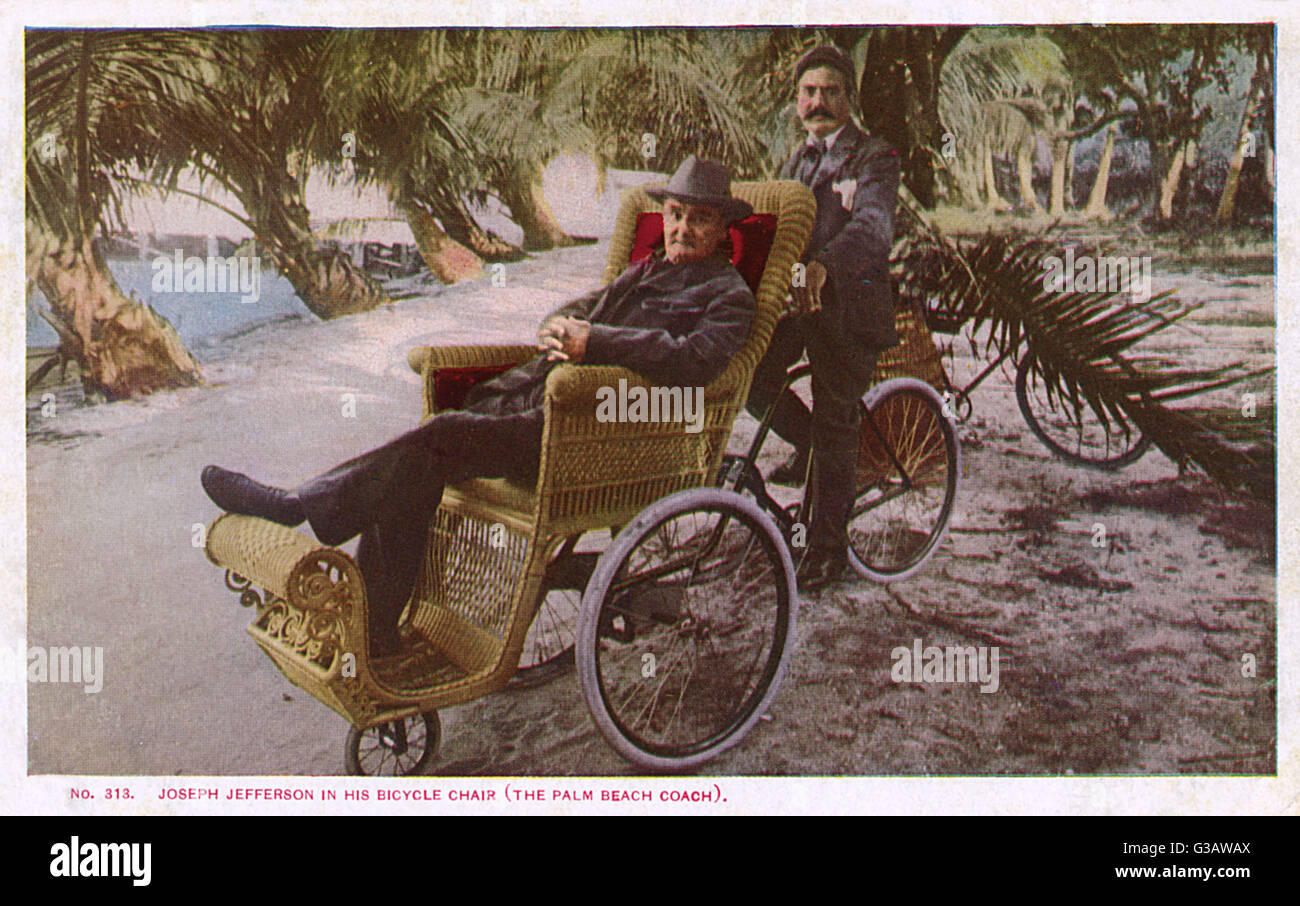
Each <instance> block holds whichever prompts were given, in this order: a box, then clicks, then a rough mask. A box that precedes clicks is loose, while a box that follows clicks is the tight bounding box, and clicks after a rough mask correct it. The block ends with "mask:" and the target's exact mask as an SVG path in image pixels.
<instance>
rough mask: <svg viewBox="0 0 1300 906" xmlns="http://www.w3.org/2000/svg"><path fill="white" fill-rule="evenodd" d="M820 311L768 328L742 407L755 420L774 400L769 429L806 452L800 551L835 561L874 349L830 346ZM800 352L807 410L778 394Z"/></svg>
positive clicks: (840, 550)
mask: <svg viewBox="0 0 1300 906" xmlns="http://www.w3.org/2000/svg"><path fill="white" fill-rule="evenodd" d="M820 314H821V313H820V312H816V313H813V314H810V315H787V316H786V317H785V318H783V319H782V320H781V321H780V322H779V323H778V324H777V325H776V330H775V331H773V333H772V341H771V343H770V344H769V345H768V347H767V353H766V355H764V357H763V360H762V361H761V362H759V364H758V368H757V370H756V371H755V372H754V380H753V383H752V384H751V386H750V391H749V400H748V401H747V403H746V408H747V409H748V410H749V412H750V413H751V414H752V415H753V416H754V417H755V418H758V419H761V418H762V417H763V415H764V413H766V411H767V409H768V407H769V406H771V405H772V403H773V401H774V400H775V402H776V408H775V410H774V412H773V417H772V430H774V431H775V432H776V433H777V434H778V435H779V436H780V437H782V438H783V439H784V440H786V441H787V442H788V443H791V444H793V445H794V446H795V448H796V449H798V450H800V451H804V450H807V449H809V447H811V448H812V452H813V476H812V483H813V486H812V487H811V488H810V489H808V490H806V491H805V496H807V495H808V494H809V493H811V498H810V500H811V503H812V524H811V526H809V533H808V534H809V538H808V548H809V550H810V551H817V552H819V553H820V554H823V555H828V556H834V557H841V556H843V555H844V551H845V549H846V547H847V546H848V521H849V512H850V511H851V510H852V508H853V500H854V498H855V496H856V493H855V492H856V490H857V486H856V482H857V462H858V442H859V439H860V434H859V431H860V426H861V421H862V410H861V406H860V401H861V399H862V396H863V394H864V393H866V392H867V388H868V387H869V386H870V384H871V375H872V372H873V371H874V370H875V367H876V352H875V351H874V350H871V349H863V348H858V347H853V346H844V345H841V344H838V343H833V342H831V341H830V340H829V338H828V337H827V331H826V330H825V329H824V325H822V324H821V322H820ZM805 349H806V350H807V352H808V362H809V364H810V365H811V366H812V394H813V409H812V412H811V413H809V411H808V407H807V406H805V405H804V403H803V401H802V400H801V399H800V398H799V397H798V396H797V395H796V394H795V393H794V391H793V390H789V389H787V390H786V392H785V393H783V394H780V396H779V397H778V393H779V391H780V389H781V384H782V382H784V380H785V374H786V371H788V370H789V368H790V366H792V365H794V364H795V362H797V361H799V357H800V356H801V355H802V354H803V352H804V350H805Z"/></svg>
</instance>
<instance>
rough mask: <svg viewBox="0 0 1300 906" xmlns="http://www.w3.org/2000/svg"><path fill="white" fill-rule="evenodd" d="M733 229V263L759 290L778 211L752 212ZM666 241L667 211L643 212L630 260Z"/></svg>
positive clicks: (639, 258) (638, 220)
mask: <svg viewBox="0 0 1300 906" xmlns="http://www.w3.org/2000/svg"><path fill="white" fill-rule="evenodd" d="M730 231H731V249H732V253H731V263H732V264H734V265H735V266H736V270H738V271H740V276H742V277H744V278H745V282H746V283H747V284H749V288H750V290H752V291H753V292H754V293H757V292H758V281H759V280H761V279H763V268H764V267H766V266H767V254H768V252H770V251H772V237H774V236H775V235H776V215H775V214H750V215H749V216H748V217H746V218H745V219H744V220H741V221H739V222H737V223H733V224H732V225H731V227H730ZM663 244H664V215H662V214H657V213H649V214H641V215H639V216H638V217H637V219H636V239H635V240H634V241H633V243H632V257H631V260H630V261H629V262H628V263H629V264H636V263H637V262H638V261H640V260H641V259H642V258H646V257H648V256H649V255H650V253H651V252H653V251H654V250H655V249H657V248H662V247H663Z"/></svg>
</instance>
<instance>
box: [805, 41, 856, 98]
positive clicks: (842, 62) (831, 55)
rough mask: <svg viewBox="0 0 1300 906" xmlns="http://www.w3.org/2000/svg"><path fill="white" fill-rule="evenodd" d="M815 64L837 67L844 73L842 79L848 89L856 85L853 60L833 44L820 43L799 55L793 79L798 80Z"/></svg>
mask: <svg viewBox="0 0 1300 906" xmlns="http://www.w3.org/2000/svg"><path fill="white" fill-rule="evenodd" d="M815 66H829V67H831V68H832V69H838V70H839V71H840V72H842V73H844V79H845V82H846V83H847V84H848V86H849V90H850V91H852V90H853V89H854V88H856V87H857V84H858V80H857V76H856V75H855V74H854V72H853V61H852V60H850V59H849V58H848V56H847V55H846V54H845V53H844V51H842V50H840V49H839V48H838V47H836V46H835V45H833V44H822V45H821V46H819V47H814V48H813V49H812V50H810V51H808V52H807V53H805V54H804V55H803V56H802V57H800V58H799V62H798V63H795V64H794V80H795V81H796V82H797V81H799V79H800V78H802V77H803V74H804V73H805V72H806V71H807V70H809V69H812V68H813V67H815Z"/></svg>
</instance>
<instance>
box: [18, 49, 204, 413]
mask: <svg viewBox="0 0 1300 906" xmlns="http://www.w3.org/2000/svg"><path fill="white" fill-rule="evenodd" d="M194 46H195V45H194V41H193V39H192V37H191V36H189V35H186V34H183V33H177V32H160V31H154V32H136V33H132V32H121V31H77V32H72V31H29V32H28V33H27V36H26V120H27V122H26V127H27V135H28V146H27V153H26V197H27V202H26V210H27V213H26V220H27V272H28V277H29V280H30V281H33V282H35V284H36V285H37V286H38V287H40V289H41V291H42V292H43V293H44V294H45V297H46V299H47V300H48V301H49V303H50V314H49V316H48V320H49V321H50V323H51V324H52V326H54V328H55V330H56V331H57V332H58V334H59V340H60V343H59V358H60V359H62V360H75V361H76V362H77V363H78V365H79V367H80V371H81V375H82V381H83V384H84V385H85V386H86V389H87V390H88V391H89V392H90V393H92V394H102V395H103V396H105V397H107V398H108V399H122V398H126V397H130V396H135V395H138V394H145V393H150V392H153V391H156V390H161V389H167V388H174V387H184V386H190V385H194V384H197V383H199V381H200V380H201V378H202V375H201V372H200V369H199V366H198V363H197V362H196V361H195V360H194V358H193V357H192V356H191V355H190V354H189V352H188V351H187V350H186V349H185V347H184V345H183V344H182V343H181V341H180V337H179V336H178V335H177V334H176V331H175V329H174V328H173V327H172V326H171V325H170V324H169V323H168V322H167V321H166V320H165V319H164V318H162V317H161V316H159V315H158V313H157V312H155V311H154V310H153V309H152V308H151V307H149V306H148V305H145V304H143V303H141V302H139V301H137V300H135V299H134V298H128V297H127V296H125V295H124V294H123V293H122V291H121V289H120V288H119V287H118V285H117V282H116V281H115V280H114V279H113V275H112V274H111V273H110V272H109V270H108V268H107V267H106V265H105V263H104V259H103V257H102V255H101V253H100V249H99V248H98V246H97V245H96V244H95V232H96V229H97V228H98V229H99V230H100V231H101V232H102V233H104V234H105V235H107V233H108V232H109V228H110V226H111V224H112V223H113V222H114V221H116V222H117V223H120V222H121V218H120V201H121V198H122V194H123V193H124V192H126V191H128V190H129V183H128V182H127V179H128V173H127V171H128V169H129V167H130V166H131V165H133V164H134V165H140V164H143V163H146V162H148V161H149V160H150V158H151V155H152V154H153V153H154V149H155V147H156V145H155V142H156V139H157V132H156V128H157V125H156V122H154V121H151V120H150V118H149V117H148V116H147V115H145V113H144V110H145V108H146V107H148V106H149V105H151V104H153V103H155V102H157V101H158V100H159V99H160V98H163V97H165V96H167V95H169V94H188V93H192V92H193V91H194V90H195V85H196V84H197V83H198V79H200V78H201V75H202V70H203V68H204V67H203V66H201V65H200V64H198V63H197V62H196V59H195V57H194V53H193V51H194ZM210 65H213V66H220V65H222V62H221V61H211V63H210ZM52 361H53V360H52ZM41 373H43V372H41Z"/></svg>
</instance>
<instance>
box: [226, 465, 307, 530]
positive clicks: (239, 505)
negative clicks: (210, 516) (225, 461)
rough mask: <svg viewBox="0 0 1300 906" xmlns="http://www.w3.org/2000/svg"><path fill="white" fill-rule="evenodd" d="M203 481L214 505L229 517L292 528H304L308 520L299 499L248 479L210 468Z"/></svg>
mask: <svg viewBox="0 0 1300 906" xmlns="http://www.w3.org/2000/svg"><path fill="white" fill-rule="evenodd" d="M201 480H202V482H203V490H205V491H207V492H208V496H209V497H210V498H212V502H213V503H215V504H216V505H217V506H219V507H221V508H222V509H223V510H225V511H226V512H227V513H238V514H239V515H241V516H257V517H258V518H260V519H269V520H271V521H272V522H278V523H280V524H281V525H287V526H289V527H290V528H292V527H293V526H295V525H301V524H302V522H303V521H304V520H306V518H307V511H306V510H304V509H303V507H302V501H300V500H299V499H298V498H297V497H296V496H294V495H293V494H290V493H289V492H287V491H282V490H280V489H279V488H273V487H271V486H269V485H264V484H261V483H260V482H256V481H254V480H253V479H251V478H249V477H248V476H247V475H241V474H239V473H238V472H231V471H229V470H228V469H222V468H220V467H219V466H208V467H207V468H205V469H204V470H203V475H202V479H201Z"/></svg>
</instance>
